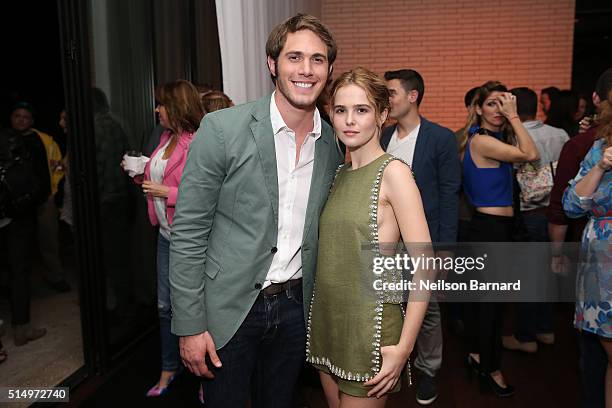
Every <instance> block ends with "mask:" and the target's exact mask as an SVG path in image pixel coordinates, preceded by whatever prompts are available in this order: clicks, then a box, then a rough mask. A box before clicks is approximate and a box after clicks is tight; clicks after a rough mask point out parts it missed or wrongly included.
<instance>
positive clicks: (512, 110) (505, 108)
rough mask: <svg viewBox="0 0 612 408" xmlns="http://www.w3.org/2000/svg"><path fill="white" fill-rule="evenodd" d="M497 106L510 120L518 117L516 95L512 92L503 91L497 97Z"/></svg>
mask: <svg viewBox="0 0 612 408" xmlns="http://www.w3.org/2000/svg"><path fill="white" fill-rule="evenodd" d="M497 106H498V107H499V111H500V112H501V114H502V115H504V116H505V117H506V119H508V120H510V119H512V118H514V117H518V115H517V113H516V96H514V95H512V94H511V93H510V92H502V93H501V94H500V95H499V96H498V97H497Z"/></svg>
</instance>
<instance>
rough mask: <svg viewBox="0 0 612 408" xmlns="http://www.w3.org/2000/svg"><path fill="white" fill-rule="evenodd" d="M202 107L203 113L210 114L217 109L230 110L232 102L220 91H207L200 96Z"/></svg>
mask: <svg viewBox="0 0 612 408" xmlns="http://www.w3.org/2000/svg"><path fill="white" fill-rule="evenodd" d="M202 105H204V111H205V112H206V113H210V112H214V111H218V110H219V109H225V108H231V107H232V106H234V102H232V100H231V99H230V98H229V97H228V96H227V95H226V94H224V93H223V92H221V91H208V92H206V93H205V94H204V95H202Z"/></svg>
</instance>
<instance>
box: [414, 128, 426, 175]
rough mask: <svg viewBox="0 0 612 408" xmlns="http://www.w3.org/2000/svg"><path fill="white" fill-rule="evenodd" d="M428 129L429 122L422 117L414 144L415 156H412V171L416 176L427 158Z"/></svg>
mask: <svg viewBox="0 0 612 408" xmlns="http://www.w3.org/2000/svg"><path fill="white" fill-rule="evenodd" d="M428 131H429V126H428V123H427V121H426V120H425V119H424V118H423V117H421V127H420V128H419V134H418V135H417V141H416V145H415V146H414V156H413V157H412V171H413V173H414V175H415V177H417V175H418V174H420V170H421V165H422V164H423V160H425V152H426V151H427V144H428V143H429V138H428V137H427V132H428Z"/></svg>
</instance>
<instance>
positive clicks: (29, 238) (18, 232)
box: [0, 109, 51, 346]
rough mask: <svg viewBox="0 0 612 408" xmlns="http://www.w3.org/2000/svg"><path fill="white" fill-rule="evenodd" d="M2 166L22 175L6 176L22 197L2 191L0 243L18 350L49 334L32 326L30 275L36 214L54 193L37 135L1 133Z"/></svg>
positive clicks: (42, 147)
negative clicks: (6, 267)
mask: <svg viewBox="0 0 612 408" xmlns="http://www.w3.org/2000/svg"><path fill="white" fill-rule="evenodd" d="M20 110H21V109H17V111H18V113H19V114H20V115H21V114H22V113H23V114H24V115H25V114H26V113H25V112H19V111H20ZM13 115H15V110H13ZM13 120H15V119H13ZM19 121H21V118H20V119H19V120H18V121H17V122H19ZM17 158H19V159H17ZM17 160H18V162H17ZM0 165H2V166H3V167H6V168H8V167H11V168H14V169H18V174H15V173H14V171H13V173H12V174H11V175H9V174H8V173H7V174H5V175H4V176H5V177H6V179H5V183H9V185H10V188H11V190H12V191H13V192H15V193H13V194H17V192H19V193H18V194H19V196H18V197H12V196H11V194H7V191H5V189H2V194H1V196H2V197H1V202H0V204H1V209H2V213H3V214H0V219H3V218H4V223H3V224H4V225H3V226H2V227H1V228H0V234H1V235H2V239H1V240H0V241H1V242H3V243H4V245H6V247H7V248H6V254H7V257H8V266H9V290H10V308H11V324H12V326H13V337H14V342H15V345H16V346H23V345H25V344H27V343H28V342H30V341H33V340H36V339H39V338H41V337H42V336H44V335H45V334H46V333H47V330H46V329H45V328H38V327H35V326H33V325H32V324H31V323H30V317H31V316H30V272H31V268H32V259H33V251H34V248H35V245H36V214H37V208H38V206H40V205H41V204H43V203H44V202H45V201H46V200H47V198H48V197H49V194H50V193H51V191H50V190H51V182H50V175H49V166H48V162H47V154H46V151H45V146H44V145H43V143H42V141H41V140H40V138H39V137H38V135H37V134H36V133H34V132H26V133H23V134H22V133H21V132H19V131H17V130H15V129H0ZM7 197H9V198H7ZM7 220H8V224H7Z"/></svg>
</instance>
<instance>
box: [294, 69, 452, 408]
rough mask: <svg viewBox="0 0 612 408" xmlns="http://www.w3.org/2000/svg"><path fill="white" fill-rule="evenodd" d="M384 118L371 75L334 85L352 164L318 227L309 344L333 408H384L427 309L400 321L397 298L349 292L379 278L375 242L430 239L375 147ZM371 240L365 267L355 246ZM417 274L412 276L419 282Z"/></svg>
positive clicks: (407, 187) (406, 177)
mask: <svg viewBox="0 0 612 408" xmlns="http://www.w3.org/2000/svg"><path fill="white" fill-rule="evenodd" d="M388 112H389V91H388V90H387V86H386V84H385V82H384V81H383V80H382V79H381V78H379V77H378V76H376V74H374V73H373V72H371V71H368V70H366V69H363V68H356V69H354V70H351V71H348V72H346V73H344V74H342V75H341V76H340V77H339V78H338V79H336V81H335V82H334V84H333V86H332V89H331V120H332V123H333V125H334V130H335V133H336V135H337V137H338V138H339V139H340V140H341V141H342V142H343V143H344V144H345V145H346V147H347V149H348V151H349V152H350V158H351V162H350V163H347V164H345V165H343V166H342V167H341V168H340V169H339V170H338V173H337V176H336V178H335V180H334V183H333V186H332V190H331V192H330V194H329V198H328V200H327V203H326V204H325V207H324V210H323V212H322V214H321V218H320V221H319V225H320V231H319V251H318V258H317V275H316V282H315V290H314V296H313V299H312V306H311V314H310V316H309V319H308V335H307V338H308V342H307V347H306V356H307V357H306V358H307V361H308V362H310V363H312V364H313V365H314V366H315V367H316V368H318V369H319V370H320V377H321V383H322V384H323V389H324V391H325V396H326V398H327V402H328V405H329V406H330V407H339V406H361V407H382V406H384V405H385V403H386V399H387V395H388V393H390V392H397V391H399V389H400V386H401V382H400V376H401V373H402V371H403V370H404V367H405V366H406V364H407V362H408V357H409V356H410V353H411V352H412V349H413V347H414V344H415V342H416V338H417V335H418V333H419V329H420V326H421V323H422V321H423V316H424V315H425V311H426V310H427V301H426V300H425V301H418V300H417V301H410V302H408V306H407V309H406V318H405V319H404V321H403V322H402V320H403V319H402V309H401V302H402V301H403V299H402V296H400V297H399V301H393V299H387V297H386V295H385V294H381V295H380V296H377V294H376V293H375V290H374V289H372V293H371V296H368V295H367V294H366V295H364V292H363V290H364V289H363V286H362V285H355V282H366V283H365V286H366V287H369V288H373V283H374V280H375V279H377V278H378V277H377V275H375V274H374V273H373V271H372V267H371V265H372V262H373V260H374V258H377V257H379V256H381V253H384V251H385V249H384V248H382V246H383V245H382V243H394V242H398V241H399V240H400V236H401V239H403V241H404V242H405V243H406V244H408V245H410V243H420V244H423V243H428V242H430V241H431V239H430V236H429V231H428V226H427V221H426V219H425V212H424V209H423V205H422V203H421V197H420V194H419V190H418V187H417V185H416V183H415V181H414V179H413V177H412V173H411V170H410V167H409V166H408V165H407V164H406V163H403V162H402V161H401V160H399V159H397V158H395V157H393V156H392V155H390V154H387V153H385V152H384V150H383V149H382V148H381V146H380V140H379V138H380V135H381V129H382V125H383V123H384V122H385V119H386V116H387V114H388ZM451 136H452V134H451ZM370 241H372V248H371V253H370V255H369V256H368V257H367V259H366V260H365V261H364V259H363V254H362V245H363V243H366V242H370ZM371 261H372V262H371ZM364 266H365V267H364ZM368 266H369V267H368ZM422 273H423V271H421V270H419V271H417V273H416V274H415V278H414V279H415V280H419V279H422V278H423V275H421V274H422ZM366 293H367V292H366ZM338 311H342V312H341V313H339V312H338ZM373 320H375V321H377V323H376V325H373V324H372V321H373ZM372 339H374V342H373V341H372ZM368 397H369V398H368ZM374 397H376V398H374ZM364 398H368V399H367V400H364Z"/></svg>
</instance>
